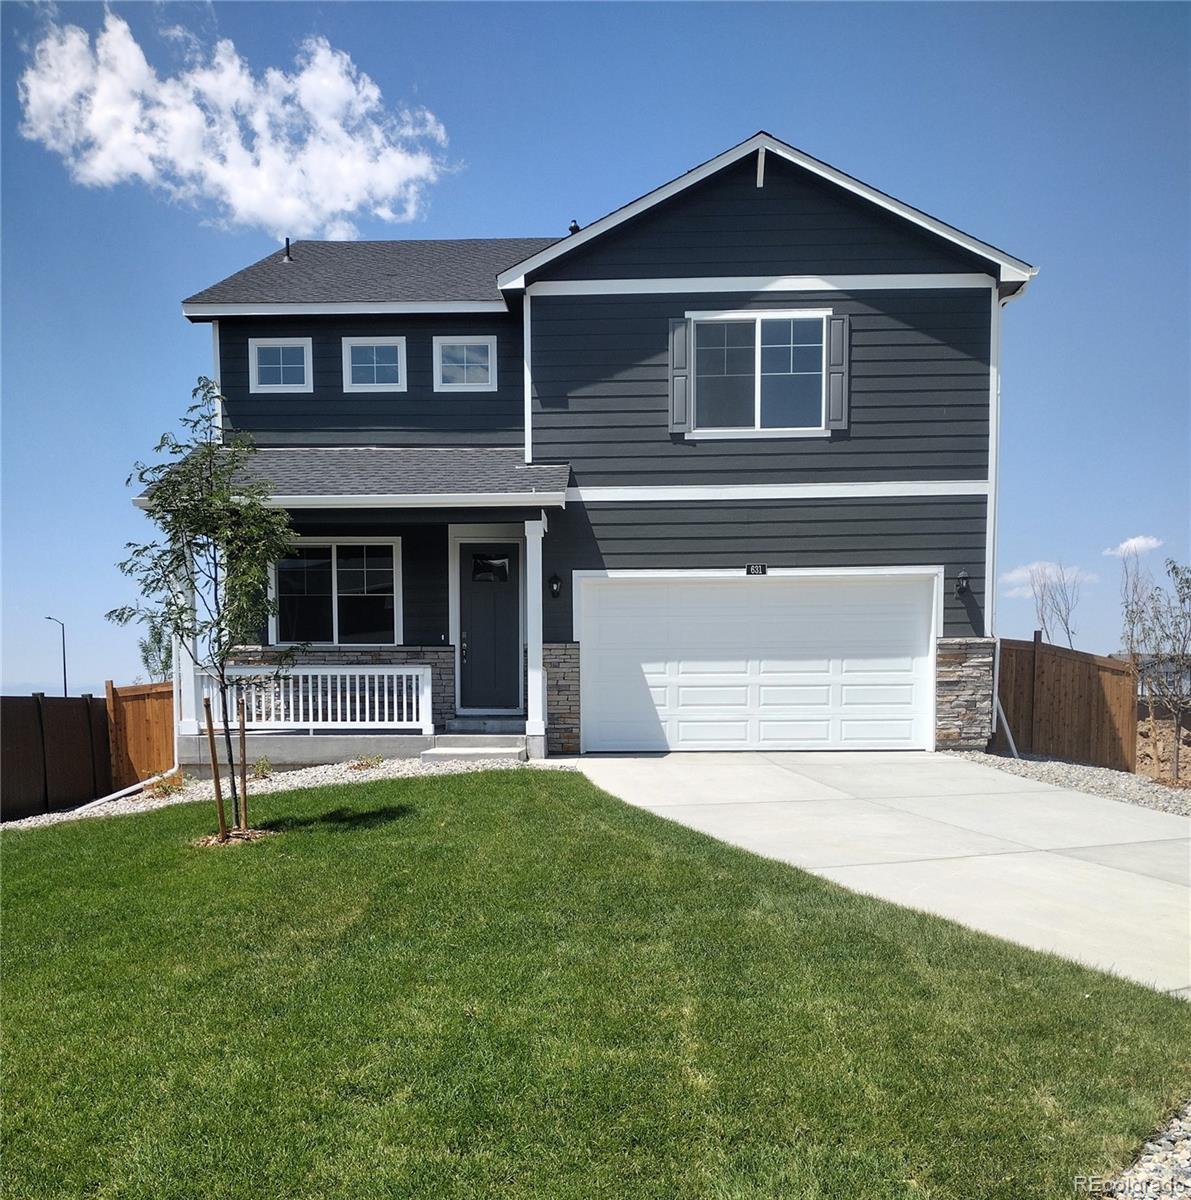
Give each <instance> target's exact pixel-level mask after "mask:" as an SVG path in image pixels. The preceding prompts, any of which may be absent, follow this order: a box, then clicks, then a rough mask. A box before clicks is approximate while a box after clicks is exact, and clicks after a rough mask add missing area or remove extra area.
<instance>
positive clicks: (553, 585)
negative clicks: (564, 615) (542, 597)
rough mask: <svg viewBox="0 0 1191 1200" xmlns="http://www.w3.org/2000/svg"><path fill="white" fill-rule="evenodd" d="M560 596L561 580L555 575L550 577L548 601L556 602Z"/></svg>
mask: <svg viewBox="0 0 1191 1200" xmlns="http://www.w3.org/2000/svg"><path fill="white" fill-rule="evenodd" d="M561 595H562V580H561V579H559V577H558V576H557V575H551V576H550V599H551V600H557V599H558V598H559V596H561Z"/></svg>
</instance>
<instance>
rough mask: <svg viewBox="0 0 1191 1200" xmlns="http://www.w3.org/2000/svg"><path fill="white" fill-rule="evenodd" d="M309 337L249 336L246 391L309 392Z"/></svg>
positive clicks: (310, 378) (311, 378)
mask: <svg viewBox="0 0 1191 1200" xmlns="http://www.w3.org/2000/svg"><path fill="white" fill-rule="evenodd" d="M311 359H312V355H311V339H310V338H249V339H248V390H249V391H250V392H312V391H314V378H313V374H312V366H311Z"/></svg>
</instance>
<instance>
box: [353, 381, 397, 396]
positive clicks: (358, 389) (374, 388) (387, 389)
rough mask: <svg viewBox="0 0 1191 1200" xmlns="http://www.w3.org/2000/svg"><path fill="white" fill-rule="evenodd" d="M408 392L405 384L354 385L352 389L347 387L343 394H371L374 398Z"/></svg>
mask: <svg viewBox="0 0 1191 1200" xmlns="http://www.w3.org/2000/svg"><path fill="white" fill-rule="evenodd" d="M407 390H408V389H407V388H406V386H405V384H396V383H353V384H352V385H351V386H350V387H345V388H344V389H343V394H344V395H345V396H358V395H369V394H371V395H373V396H380V395H389V396H394V395H397V394H398V393H400V392H405V391H407Z"/></svg>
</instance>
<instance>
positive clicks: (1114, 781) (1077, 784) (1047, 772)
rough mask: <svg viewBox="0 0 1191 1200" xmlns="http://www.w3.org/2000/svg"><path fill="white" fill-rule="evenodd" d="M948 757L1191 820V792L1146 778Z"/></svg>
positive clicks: (1034, 762) (981, 756)
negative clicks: (1190, 818)
mask: <svg viewBox="0 0 1191 1200" xmlns="http://www.w3.org/2000/svg"><path fill="white" fill-rule="evenodd" d="M947 753H948V754H953V755H954V756H955V757H956V758H966V759H969V760H970V761H971V762H978V763H983V764H984V765H985V766H986V767H996V768H997V770H998V771H1008V772H1009V774H1010V775H1020V776H1022V777H1023V778H1025V779H1038V780H1041V781H1042V782H1043V783H1050V784H1053V785H1054V786H1055V787H1060V788H1066V789H1068V790H1069V791H1075V792H1089V793H1090V794H1091V795H1093V796H1106V797H1107V798H1108V799H1109V800H1122V801H1124V803H1126V804H1136V805H1137V806H1138V807H1140V808H1154V809H1157V810H1158V811H1159V812H1166V813H1176V814H1178V815H1179V816H1183V817H1191V788H1174V787H1167V786H1166V785H1165V784H1164V783H1156V782H1155V781H1154V780H1153V779H1149V778H1147V777H1146V776H1145V775H1130V774H1129V772H1128V771H1113V770H1110V769H1109V768H1108V767H1087V766H1084V765H1083V764H1082V763H1069V762H1059V761H1058V760H1057V759H1053V758H1009V757H1008V756H1006V755H1001V754H985V753H984V752H983V751H980V750H949V751H947Z"/></svg>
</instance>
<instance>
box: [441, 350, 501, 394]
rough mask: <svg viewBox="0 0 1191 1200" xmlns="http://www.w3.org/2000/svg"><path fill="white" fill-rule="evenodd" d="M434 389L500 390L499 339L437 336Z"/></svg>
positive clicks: (442, 390) (463, 390)
mask: <svg viewBox="0 0 1191 1200" xmlns="http://www.w3.org/2000/svg"><path fill="white" fill-rule="evenodd" d="M434 390H435V391H436V392H494V391H496V338H494V337H475V338H469V337H436V338H435V339H434Z"/></svg>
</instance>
